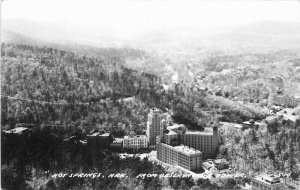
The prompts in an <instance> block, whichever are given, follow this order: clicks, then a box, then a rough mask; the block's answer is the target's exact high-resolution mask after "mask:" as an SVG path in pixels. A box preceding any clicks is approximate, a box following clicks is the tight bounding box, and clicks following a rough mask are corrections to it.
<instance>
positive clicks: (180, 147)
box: [173, 145, 201, 155]
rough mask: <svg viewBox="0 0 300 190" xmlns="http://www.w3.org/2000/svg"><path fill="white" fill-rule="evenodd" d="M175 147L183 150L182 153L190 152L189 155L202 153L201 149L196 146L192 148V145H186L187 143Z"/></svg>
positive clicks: (180, 150)
mask: <svg viewBox="0 0 300 190" xmlns="http://www.w3.org/2000/svg"><path fill="white" fill-rule="evenodd" d="M173 148H174V149H175V150H177V151H179V152H182V153H185V154H188V155H191V154H199V153H201V151H200V150H196V149H194V148H190V147H188V146H185V145H180V146H174V147H173Z"/></svg>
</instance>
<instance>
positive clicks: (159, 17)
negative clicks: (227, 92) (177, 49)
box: [2, 0, 300, 31]
mask: <svg viewBox="0 0 300 190" xmlns="http://www.w3.org/2000/svg"><path fill="white" fill-rule="evenodd" d="M2 11H3V12H2V16H3V18H22V19H30V20H33V21H49V22H54V23H58V24H69V25H78V24H80V25H84V26H92V27H95V26H97V25H98V26H100V27H101V26H107V25H108V26H110V27H112V28H114V29H122V30H123V29H124V28H126V30H129V31H132V30H140V29H147V28H160V27H170V26H192V27H195V26H203V25H205V26H206V25H212V26H214V25H236V24H245V23H247V22H256V21H265V20H269V21H298V22H300V2H298V1H227V0H225V1H201V0H198V1H192V0H188V1H178V0H177V1H176V0H162V1H161V0H160V1H151V0H144V1H143V0H139V1H138V0H135V1H134V0H106V1H103V0H102V1H101V0H99V1H96V0H9V1H5V2H4V3H3V4H2Z"/></svg>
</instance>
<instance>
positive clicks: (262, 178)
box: [254, 174, 281, 185]
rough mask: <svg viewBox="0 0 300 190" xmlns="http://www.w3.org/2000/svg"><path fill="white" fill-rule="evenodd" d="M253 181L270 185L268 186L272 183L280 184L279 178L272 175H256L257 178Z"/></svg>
mask: <svg viewBox="0 0 300 190" xmlns="http://www.w3.org/2000/svg"><path fill="white" fill-rule="evenodd" d="M254 179H256V180H258V181H261V182H264V183H267V184H270V185H273V184H274V183H276V184H279V183H281V181H280V178H279V176H277V175H273V174H272V175H268V174H262V175H258V176H255V177H254ZM271 182H273V183H271Z"/></svg>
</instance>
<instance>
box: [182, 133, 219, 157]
mask: <svg viewBox="0 0 300 190" xmlns="http://www.w3.org/2000/svg"><path fill="white" fill-rule="evenodd" d="M180 136H181V137H180V142H181V143H182V144H184V145H187V146H190V147H192V148H195V149H197V150H200V151H201V152H202V153H203V154H204V155H212V154H215V153H216V151H217V148H218V146H219V134H218V127H213V129H206V130H204V131H187V132H185V133H184V134H182V135H180Z"/></svg>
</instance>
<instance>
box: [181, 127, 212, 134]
mask: <svg viewBox="0 0 300 190" xmlns="http://www.w3.org/2000/svg"><path fill="white" fill-rule="evenodd" d="M185 134H187V135H213V130H212V128H205V129H204V131H187V132H186V133H185Z"/></svg>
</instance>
